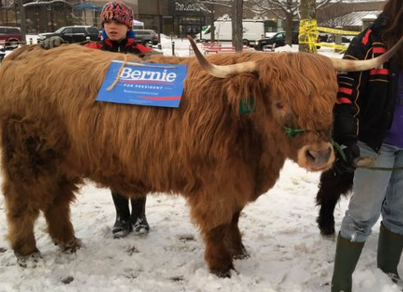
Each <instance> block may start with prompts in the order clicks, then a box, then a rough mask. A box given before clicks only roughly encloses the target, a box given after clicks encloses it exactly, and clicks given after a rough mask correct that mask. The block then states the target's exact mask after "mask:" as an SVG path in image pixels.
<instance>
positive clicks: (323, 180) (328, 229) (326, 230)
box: [316, 169, 354, 237]
mask: <svg viewBox="0 0 403 292" xmlns="http://www.w3.org/2000/svg"><path fill="white" fill-rule="evenodd" d="M353 178H354V174H353V173H345V174H341V175H335V174H334V172H333V170H332V169H330V170H328V171H325V172H323V173H322V174H321V177H320V183H319V191H318V193H317V195H316V205H318V206H319V207H320V209H319V216H318V218H317V219H316V222H317V223H318V226H319V230H320V233H321V234H322V235H323V236H326V237H332V236H334V235H335V228H334V209H335V207H336V204H337V202H338V201H339V199H340V197H341V196H342V195H347V194H348V193H349V192H350V191H351V188H352V185H353Z"/></svg>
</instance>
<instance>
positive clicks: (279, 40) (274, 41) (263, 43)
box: [255, 31, 298, 51]
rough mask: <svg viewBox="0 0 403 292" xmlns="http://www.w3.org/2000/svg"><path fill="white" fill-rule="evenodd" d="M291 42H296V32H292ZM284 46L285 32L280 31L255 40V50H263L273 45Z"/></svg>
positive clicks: (271, 47)
mask: <svg viewBox="0 0 403 292" xmlns="http://www.w3.org/2000/svg"><path fill="white" fill-rule="evenodd" d="M292 44H298V32H293V33H292ZM282 46H285V32H284V31H280V32H277V33H276V34H274V35H273V36H272V37H269V38H262V39H260V40H258V41H257V42H256V45H255V50H258V51H264V50H265V49H273V48H274V47H282Z"/></svg>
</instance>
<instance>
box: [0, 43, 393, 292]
mask: <svg viewBox="0 0 403 292" xmlns="http://www.w3.org/2000/svg"><path fill="white" fill-rule="evenodd" d="M172 41H174V42H175V53H176V54H177V55H179V56H187V55H188V54H189V50H188V48H189V43H188V41H187V40H181V39H173V40H171V39H170V38H166V37H165V36H163V38H162V50H163V51H164V53H165V54H168V55H170V54H171V53H172V50H171V42H172ZM284 49H287V50H288V49H291V50H292V51H294V50H295V49H296V48H295V46H293V47H292V48H277V50H284ZM321 50H322V49H321ZM321 50H319V51H320V53H325V54H326V55H329V56H332V55H333V56H337V57H340V56H339V55H335V54H334V53H332V52H331V50H330V49H326V50H327V51H321ZM323 50H325V49H323ZM318 178H319V173H311V172H307V171H306V170H304V169H301V168H299V167H298V166H297V165H296V164H294V163H293V162H291V161H287V162H286V164H285V167H284V168H283V170H282V172H281V176H280V179H279V181H278V182H277V184H276V185H275V187H273V188H272V189H271V190H270V191H269V192H268V193H266V194H264V195H262V196H261V197H260V198H259V199H258V200H257V201H256V202H253V203H251V204H249V205H248V206H246V208H245V209H244V211H243V213H242V215H241V218H240V228H241V231H242V232H243V241H244V244H245V247H246V248H247V250H248V251H249V253H250V258H248V259H244V260H236V261H235V262H234V264H235V268H236V271H237V272H233V273H232V277H231V278H225V279H221V278H218V277H216V276H215V275H212V274H210V273H209V271H208V268H207V265H206V263H205V262H204V259H203V254H204V244H203V242H202V240H201V238H200V236H199V232H198V230H197V228H196V227H195V226H194V225H192V223H191V222H190V219H189V209H188V208H187V206H186V203H185V200H184V199H183V198H182V197H180V196H172V195H168V194H154V195H150V196H148V200H147V217H148V221H149V223H150V225H151V231H150V233H149V234H148V235H143V236H137V235H134V234H130V235H129V236H128V237H126V238H122V239H113V238H112V232H111V226H112V225H113V222H114V219H115V210H114V206H113V203H112V198H111V195H110V192H109V190H108V189H102V188H97V187H95V185H94V184H92V183H91V182H87V184H86V185H85V186H83V188H82V189H81V190H80V193H79V194H78V195H77V201H76V202H75V203H74V204H73V205H72V220H73V224H74V227H75V231H76V236H77V237H78V238H80V239H81V241H82V243H83V247H82V248H81V249H80V250H78V251H77V252H76V253H75V254H64V253H62V252H61V251H60V250H59V249H58V247H57V246H55V245H53V243H52V242H51V240H50V238H49V236H48V235H47V233H46V231H45V230H46V224H45V221H44V219H43V217H42V216H40V218H39V220H38V222H37V224H36V229H35V234H36V239H37V246H38V248H39V249H40V250H41V254H42V259H41V260H40V261H39V263H38V265H37V266H36V267H35V268H21V267H19V266H18V265H17V264H16V259H15V256H14V254H13V252H12V250H11V248H10V246H9V243H8V241H7V240H6V235H7V224H6V216H5V205H4V198H3V196H0V222H3V224H1V225H0V292H14V291H40V292H42V291H52V292H53V291H55V292H56V291H57V292H59V291H60V292H62V291H69V292H70V291H87V292H92V291H94V292H104V291H105V292H106V291H108V292H114V291H119V292H126V291H133V292H157V291H161V292H178V291H192V292H193V291H197V292H201V291H208V292H210V291H220V292H323V291H330V286H329V282H330V279H331V276H332V270H333V260H334V252H335V241H334V239H333V240H332V239H324V238H322V237H321V236H320V234H319V231H318V228H317V226H316V222H315V219H316V216H317V212H318V208H317V207H316V206H315V195H316V192H317V184H318ZM347 204H348V199H342V200H341V202H340V203H339V204H338V205H337V207H336V210H335V218H336V230H338V229H339V227H340V221H341V219H342V217H343V214H344V212H345V210H346V208H347ZM378 230H379V222H378V223H377V224H376V225H375V227H374V228H373V234H372V235H371V236H370V237H369V239H368V241H367V243H366V245H365V248H364V250H363V252H362V255H361V259H360V261H359V262H358V265H357V268H356V272H355V273H354V287H353V288H354V289H353V290H354V291H359V292H361V291H362V292H364V291H365V292H398V291H400V289H399V288H398V287H397V286H396V285H395V284H393V283H392V282H391V281H390V280H389V278H388V277H387V276H386V275H384V274H383V273H382V272H381V271H380V270H379V269H377V268H376V247H377V238H378V233H379V232H378ZM399 271H401V269H399Z"/></svg>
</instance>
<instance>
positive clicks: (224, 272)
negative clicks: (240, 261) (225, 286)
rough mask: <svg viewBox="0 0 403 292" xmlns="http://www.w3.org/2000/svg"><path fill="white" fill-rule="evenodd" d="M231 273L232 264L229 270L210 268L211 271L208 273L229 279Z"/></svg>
mask: <svg viewBox="0 0 403 292" xmlns="http://www.w3.org/2000/svg"><path fill="white" fill-rule="evenodd" d="M231 271H235V268H234V266H233V265H232V264H231V266H230V267H229V268H212V269H210V272H211V273H213V274H214V275H216V276H217V277H219V278H231Z"/></svg>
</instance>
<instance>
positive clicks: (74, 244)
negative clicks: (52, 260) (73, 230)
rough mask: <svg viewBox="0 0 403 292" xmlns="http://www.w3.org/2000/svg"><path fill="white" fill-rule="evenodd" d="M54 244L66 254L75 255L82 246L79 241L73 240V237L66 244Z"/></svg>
mask: <svg viewBox="0 0 403 292" xmlns="http://www.w3.org/2000/svg"><path fill="white" fill-rule="evenodd" d="M55 244H56V245H58V246H59V247H60V249H61V250H62V251H63V252H66V253H75V252H76V251H77V250H78V249H80V247H81V246H82V243H81V240H79V239H78V238H75V237H74V239H73V240H71V241H69V242H68V243H62V242H59V243H55Z"/></svg>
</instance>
